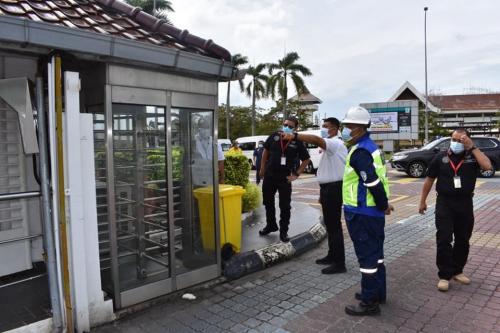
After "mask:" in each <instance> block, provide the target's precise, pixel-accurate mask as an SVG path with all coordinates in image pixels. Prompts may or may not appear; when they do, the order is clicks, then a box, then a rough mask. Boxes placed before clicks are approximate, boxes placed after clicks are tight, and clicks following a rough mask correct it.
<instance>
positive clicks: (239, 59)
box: [226, 53, 248, 139]
mask: <svg viewBox="0 0 500 333" xmlns="http://www.w3.org/2000/svg"><path fill="white" fill-rule="evenodd" d="M231 63H232V64H233V72H234V71H236V70H237V69H238V68H239V67H240V66H242V65H245V64H246V63H248V58H247V57H244V56H242V55H241V54H240V53H236V54H235V55H233V56H232V57H231ZM238 83H239V84H240V91H241V92H243V91H245V85H244V83H243V79H239V80H238ZM226 107H227V109H226V138H227V139H229V138H230V137H229V116H230V113H231V79H229V81H227V101H226Z"/></svg>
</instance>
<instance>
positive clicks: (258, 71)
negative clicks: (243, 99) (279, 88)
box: [246, 64, 269, 135]
mask: <svg viewBox="0 0 500 333" xmlns="http://www.w3.org/2000/svg"><path fill="white" fill-rule="evenodd" d="M265 68H266V65H265V64H259V65H257V66H255V67H254V66H250V67H248V70H247V75H250V76H251V77H252V80H251V81H250V82H249V83H248V85H247V87H246V93H247V96H248V97H251V98H252V135H255V118H256V115H255V101H256V100H257V99H261V98H262V97H265V96H266V92H267V90H266V82H267V80H268V79H269V78H268V76H267V75H265V74H262V71H263V70H264V69H265Z"/></svg>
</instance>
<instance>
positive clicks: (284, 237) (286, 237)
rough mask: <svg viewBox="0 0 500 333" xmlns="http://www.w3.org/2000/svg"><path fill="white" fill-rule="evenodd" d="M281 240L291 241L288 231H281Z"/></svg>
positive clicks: (284, 241)
mask: <svg viewBox="0 0 500 333" xmlns="http://www.w3.org/2000/svg"><path fill="white" fill-rule="evenodd" d="M280 240H281V241H282V242H283V243H287V242H289V241H290V238H288V233H286V232H280Z"/></svg>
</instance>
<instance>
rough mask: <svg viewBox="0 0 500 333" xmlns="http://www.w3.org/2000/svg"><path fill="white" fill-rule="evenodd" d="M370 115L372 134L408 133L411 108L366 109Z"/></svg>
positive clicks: (409, 130)
mask: <svg viewBox="0 0 500 333" xmlns="http://www.w3.org/2000/svg"><path fill="white" fill-rule="evenodd" d="M368 111H370V115H371V126H370V132H372V133H410V132H411V108H409V107H384V108H371V109H368Z"/></svg>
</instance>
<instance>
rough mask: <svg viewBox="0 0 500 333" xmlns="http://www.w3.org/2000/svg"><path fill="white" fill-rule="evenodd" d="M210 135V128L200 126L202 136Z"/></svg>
mask: <svg viewBox="0 0 500 333" xmlns="http://www.w3.org/2000/svg"><path fill="white" fill-rule="evenodd" d="M209 136H210V130H209V129H208V128H200V137H201V138H204V139H206V138H208V137H209Z"/></svg>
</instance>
